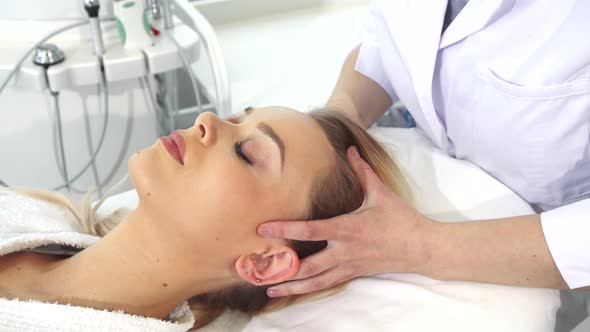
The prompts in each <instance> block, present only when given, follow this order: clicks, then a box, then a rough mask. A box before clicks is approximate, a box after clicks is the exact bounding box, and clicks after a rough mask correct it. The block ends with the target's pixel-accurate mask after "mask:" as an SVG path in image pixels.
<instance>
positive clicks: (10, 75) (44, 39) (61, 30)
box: [0, 19, 110, 94]
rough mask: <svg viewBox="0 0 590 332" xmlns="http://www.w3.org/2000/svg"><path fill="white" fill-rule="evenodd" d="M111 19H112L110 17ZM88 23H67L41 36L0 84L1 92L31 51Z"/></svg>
mask: <svg viewBox="0 0 590 332" xmlns="http://www.w3.org/2000/svg"><path fill="white" fill-rule="evenodd" d="M109 20H110V19H109ZM86 24H88V20H85V21H80V22H76V23H72V24H69V25H66V26H64V27H61V28H59V29H57V30H55V31H53V32H51V33H49V34H48V35H46V36H45V37H43V38H41V40H39V41H38V42H37V43H36V44H35V45H33V47H31V48H30V49H29V50H28V51H27V52H26V53H25V54H24V55H23V57H22V58H21V59H20V60H19V61H18V62H17V64H16V66H14V69H13V70H12V71H11V72H10V74H8V76H7V77H6V78H5V79H4V82H2V85H0V94H2V91H4V88H5V87H6V86H7V85H8V82H10V79H11V78H12V76H14V74H16V72H18V71H19V69H20V67H21V66H22V65H23V63H24V62H25V61H26V60H27V59H28V58H29V56H30V55H31V53H33V52H34V51H35V50H36V49H37V48H38V47H39V46H41V45H42V44H43V43H45V42H46V41H48V40H49V39H51V38H53V37H55V36H57V35H59V34H60V33H63V32H65V31H68V30H70V29H73V28H77V27H79V26H82V25H86Z"/></svg>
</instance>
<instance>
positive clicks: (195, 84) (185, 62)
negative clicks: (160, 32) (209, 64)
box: [166, 34, 203, 111]
mask: <svg viewBox="0 0 590 332" xmlns="http://www.w3.org/2000/svg"><path fill="white" fill-rule="evenodd" d="M166 35H167V36H168V37H170V40H172V42H173V43H174V45H176V48H177V49H178V54H179V55H180V60H181V61H182V64H183V66H184V68H185V69H186V71H187V72H188V76H189V77H190V80H191V84H192V85H193V90H194V92H195V100H196V102H197V108H198V110H199V111H201V110H202V109H203V104H202V102H201V94H200V92H199V84H198V81H197V78H196V77H195V73H194V72H193V70H192V67H191V66H190V63H189V62H188V59H187V58H186V55H185V53H184V50H183V49H182V47H181V46H180V44H179V43H178V41H177V40H176V39H175V38H174V36H172V34H166Z"/></svg>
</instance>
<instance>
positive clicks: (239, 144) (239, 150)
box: [234, 141, 252, 165]
mask: <svg viewBox="0 0 590 332" xmlns="http://www.w3.org/2000/svg"><path fill="white" fill-rule="evenodd" d="M234 149H235V150H236V154H237V155H238V157H240V158H241V159H242V160H244V161H245V162H246V163H248V164H249V165H252V161H250V159H249V158H248V156H246V155H245V154H244V151H242V142H241V141H238V142H236V144H235V145H234Z"/></svg>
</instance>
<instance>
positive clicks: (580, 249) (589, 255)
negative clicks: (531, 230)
mask: <svg viewBox="0 0 590 332" xmlns="http://www.w3.org/2000/svg"><path fill="white" fill-rule="evenodd" d="M541 225H542V227H543V233H544V235H545V240H546V241H547V245H548V246H549V251H551V255H552V256H553V260H554V261H555V264H556V265H557V268H558V269H559V272H561V275H562V277H563V279H564V280H565V282H566V283H567V285H568V286H569V287H570V288H572V289H573V288H579V287H585V286H589V285H590V239H589V238H588V237H589V236H590V199H585V200H582V201H579V202H576V203H573V204H570V205H565V206H562V207H560V208H557V209H554V210H551V211H548V212H544V213H542V214H541Z"/></svg>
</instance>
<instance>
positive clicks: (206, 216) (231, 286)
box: [0, 107, 405, 331]
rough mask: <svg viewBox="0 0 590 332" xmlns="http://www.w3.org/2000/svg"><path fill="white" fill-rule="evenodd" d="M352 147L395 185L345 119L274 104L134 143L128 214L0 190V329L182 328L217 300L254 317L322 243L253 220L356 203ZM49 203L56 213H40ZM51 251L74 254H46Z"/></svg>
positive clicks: (209, 314)
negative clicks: (105, 213)
mask: <svg viewBox="0 0 590 332" xmlns="http://www.w3.org/2000/svg"><path fill="white" fill-rule="evenodd" d="M303 133H305V134H303ZM350 146H356V147H357V148H358V151H359V152H360V155H361V156H362V157H363V158H364V159H365V160H366V161H367V162H368V164H369V165H370V166H371V167H372V168H373V170H375V172H376V173H377V175H378V176H379V177H380V178H381V180H382V181H384V183H385V184H386V185H387V186H388V187H389V189H391V190H392V191H394V192H396V193H398V194H401V195H403V194H404V193H403V191H404V188H405V182H404V180H403V179H402V178H401V177H400V172H399V170H398V168H397V166H396V165H395V163H394V162H393V161H392V160H391V158H390V157H389V156H388V155H387V153H386V152H385V151H384V149H383V148H382V147H381V146H380V145H379V144H378V143H377V142H376V141H375V140H374V139H372V138H371V136H369V135H368V134H367V133H366V132H365V131H364V130H363V129H361V128H360V127H358V126H356V125H355V124H354V123H353V122H351V121H350V120H348V119H346V118H345V117H343V116H342V115H340V114H339V113H336V112H331V111H328V110H319V111H315V112H312V113H300V112H297V111H293V110H290V109H287V108H279V107H267V108H256V109H253V108H247V109H246V110H245V112H243V113H241V114H239V115H236V116H234V117H232V118H230V119H228V120H227V121H226V120H221V119H219V118H217V117H216V116H215V115H213V114H211V113H205V114H202V115H201V116H199V117H198V119H197V120H196V122H195V124H194V126H193V127H192V128H189V129H186V130H181V131H176V132H174V133H173V134H172V135H171V136H169V137H164V138H161V139H160V140H158V141H157V142H156V143H155V144H154V145H153V146H151V147H149V148H147V149H145V150H142V151H140V152H137V153H136V154H135V155H134V156H133V157H132V158H131V159H130V160H129V173H130V176H131V179H132V181H133V184H134V186H135V189H136V190H137V193H138V197H139V204H138V207H137V209H136V210H134V211H131V212H128V213H121V212H116V213H115V214H113V215H111V216H109V217H108V218H106V219H103V220H97V221H96V220H95V218H96V217H95V215H94V211H95V210H96V209H97V208H98V206H95V207H94V208H93V209H91V208H90V207H89V204H88V203H86V204H82V206H81V208H80V209H79V210H78V209H77V208H75V207H73V205H72V204H71V203H70V202H69V201H68V200H66V199H65V198H63V197H62V196H60V195H57V194H54V193H49V192H32V191H23V190H14V191H13V190H4V191H3V192H2V193H1V194H0V255H2V256H0V325H2V329H1V330H2V331H23V330H25V331H26V330H43V331H46V330H56V329H57V330H59V329H64V330H66V329H67V330H84V331H93V330H94V331H97V330H104V331H113V330H115V329H116V330H124V331H134V330H137V331H139V330H140V331H146V330H150V331H186V330H188V329H190V328H192V327H193V326H195V327H198V326H204V325H206V324H207V323H209V322H210V321H211V320H212V319H214V318H215V317H216V316H217V315H219V314H220V313H221V312H223V310H224V309H225V308H231V309H237V310H241V311H244V312H246V313H249V314H256V313H258V312H261V311H264V310H271V309H278V308H281V307H283V306H285V305H287V304H288V303H292V302H294V300H296V299H294V298H280V299H270V298H268V297H267V296H266V289H267V288H268V287H269V286H270V285H274V284H277V283H281V282H283V281H286V280H288V279H289V278H291V277H292V276H293V275H295V273H296V272H297V270H298V267H299V261H300V260H301V259H302V258H304V257H306V256H308V255H311V254H313V253H315V252H317V251H319V250H321V249H323V248H324V247H325V246H326V243H325V242H300V241H292V242H287V241H286V240H279V239H264V238H261V237H258V236H257V234H256V227H257V226H258V225H259V224H261V223H263V222H265V221H268V220H290V219H297V220H300V219H302V218H305V220H314V219H323V218H329V217H332V216H335V215H339V214H343V213H348V212H352V211H354V210H355V209H357V208H358V207H359V206H360V205H361V204H362V201H363V193H362V191H361V188H360V186H359V184H358V182H357V180H356V178H355V175H354V174H355V173H354V171H353V169H352V168H351V167H350V166H349V164H348V162H347V160H346V150H347V148H348V147H350ZM84 205H85V206H84ZM56 206H59V210H60V211H61V214H58V217H55V213H54V215H53V216H52V217H49V216H47V217H44V215H43V213H44V212H43V211H46V210H47V209H49V208H53V209H54V210H55V209H56ZM44 209H45V210H44ZM47 211H48V210H47ZM81 233H84V234H81ZM56 246H57V247H60V246H61V247H62V248H66V249H67V248H69V249H76V248H77V249H78V250H79V251H78V252H77V253H75V252H76V251H74V252H73V253H75V254H74V255H72V256H70V255H64V254H63V252H61V254H60V255H57V254H55V253H54V254H51V248H52V247H56ZM35 248H37V249H35ZM31 249H33V250H31ZM189 307H190V309H189ZM191 309H192V310H191ZM193 312H194V313H195V315H194V316H193ZM194 317H196V319H195V318H194Z"/></svg>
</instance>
